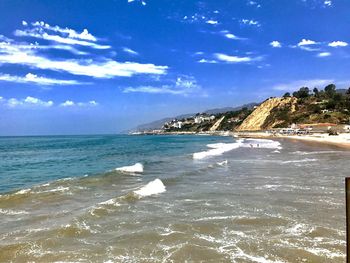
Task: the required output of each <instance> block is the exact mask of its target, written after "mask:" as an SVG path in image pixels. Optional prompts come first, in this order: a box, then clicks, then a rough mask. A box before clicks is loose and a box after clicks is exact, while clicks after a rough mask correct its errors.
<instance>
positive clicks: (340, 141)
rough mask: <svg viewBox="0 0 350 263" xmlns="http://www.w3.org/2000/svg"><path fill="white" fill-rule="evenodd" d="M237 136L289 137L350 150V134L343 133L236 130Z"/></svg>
mask: <svg viewBox="0 0 350 263" xmlns="http://www.w3.org/2000/svg"><path fill="white" fill-rule="evenodd" d="M234 135H235V137H238V138H260V139H261V138H266V139H289V140H298V141H303V142H309V143H319V144H326V145H332V146H337V147H340V148H344V149H348V150H350V134H349V133H341V134H339V135H335V136H329V135H328V134H326V133H314V134H310V135H282V134H271V133H267V132H263V131H261V132H236V133H234Z"/></svg>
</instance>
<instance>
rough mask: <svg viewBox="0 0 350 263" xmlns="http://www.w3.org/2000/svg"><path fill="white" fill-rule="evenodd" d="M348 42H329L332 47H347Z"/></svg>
mask: <svg viewBox="0 0 350 263" xmlns="http://www.w3.org/2000/svg"><path fill="white" fill-rule="evenodd" d="M347 45H348V43H346V42H344V41H333V42H330V43H329V44H328V46H330V47H346V46H347Z"/></svg>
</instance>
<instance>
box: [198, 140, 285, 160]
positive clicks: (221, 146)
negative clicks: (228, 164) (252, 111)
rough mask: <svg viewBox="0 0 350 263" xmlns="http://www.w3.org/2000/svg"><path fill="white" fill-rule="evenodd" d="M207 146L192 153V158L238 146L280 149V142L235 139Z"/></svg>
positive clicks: (220, 153)
mask: <svg viewBox="0 0 350 263" xmlns="http://www.w3.org/2000/svg"><path fill="white" fill-rule="evenodd" d="M207 147H208V148H210V150H207V151H202V152H197V153H194V154H193V159H204V158H208V157H211V156H218V155H222V154H223V153H225V152H229V151H232V150H234V149H238V148H260V149H275V150H281V149H282V146H281V143H280V142H277V141H273V140H267V139H245V140H237V142H235V143H213V144H208V145H207Z"/></svg>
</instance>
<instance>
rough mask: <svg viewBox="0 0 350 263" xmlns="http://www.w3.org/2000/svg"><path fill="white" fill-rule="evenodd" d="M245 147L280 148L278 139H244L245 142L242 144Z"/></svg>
mask: <svg viewBox="0 0 350 263" xmlns="http://www.w3.org/2000/svg"><path fill="white" fill-rule="evenodd" d="M242 147H245V148H261V149H277V150H281V149H282V146H281V143H280V142H278V141H273V140H268V139H246V142H245V143H243V144H242Z"/></svg>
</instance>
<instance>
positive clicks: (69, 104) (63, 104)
mask: <svg viewBox="0 0 350 263" xmlns="http://www.w3.org/2000/svg"><path fill="white" fill-rule="evenodd" d="M74 105H75V103H74V101H71V100H66V101H65V102H63V103H61V104H60V106H62V107H71V106H74Z"/></svg>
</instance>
